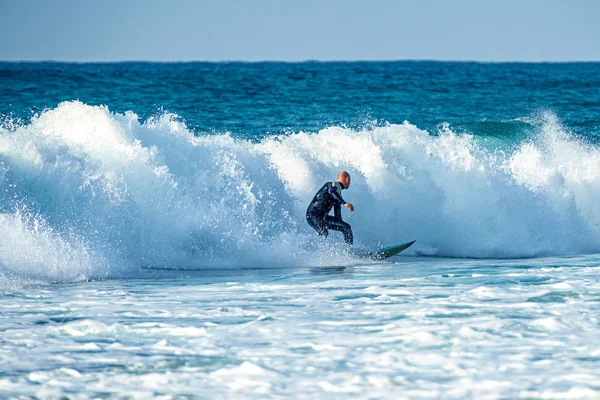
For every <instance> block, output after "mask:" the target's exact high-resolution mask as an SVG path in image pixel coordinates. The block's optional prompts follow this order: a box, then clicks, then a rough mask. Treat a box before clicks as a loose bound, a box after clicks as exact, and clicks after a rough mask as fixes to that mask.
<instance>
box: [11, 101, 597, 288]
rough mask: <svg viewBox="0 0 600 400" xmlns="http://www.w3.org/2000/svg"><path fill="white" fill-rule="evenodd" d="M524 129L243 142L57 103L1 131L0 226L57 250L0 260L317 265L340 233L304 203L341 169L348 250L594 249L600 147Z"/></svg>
mask: <svg viewBox="0 0 600 400" xmlns="http://www.w3.org/2000/svg"><path fill="white" fill-rule="evenodd" d="M537 127H538V128H537V129H536V130H535V134H533V135H532V136H530V137H527V138H525V139H522V138H521V139H519V140H520V142H517V143H514V144H513V146H512V147H511V148H512V150H511V151H507V150H506V148H505V147H504V148H503V149H502V151H498V152H497V151H495V149H494V148H493V147H492V148H490V147H489V146H485V145H483V144H482V143H481V142H480V140H477V139H475V138H474V137H473V136H472V135H470V134H468V133H456V132H454V131H453V130H452V128H451V126H448V125H446V126H443V127H442V128H441V129H440V130H439V131H437V132H427V131H425V130H422V129H419V128H418V127H416V126H414V125H411V124H410V123H408V122H405V123H404V124H388V125H385V126H378V127H371V128H368V129H364V130H353V129H349V128H344V127H337V126H332V127H329V128H326V129H323V130H321V131H319V132H314V133H311V132H298V133H294V134H289V135H284V136H274V137H268V138H265V139H262V140H260V141H257V142H255V141H250V140H245V139H240V138H234V137H232V136H230V135H228V134H203V133H201V132H192V131H190V130H189V129H188V128H187V127H186V125H185V123H183V122H181V121H180V120H179V119H178V118H177V116H175V115H174V114H169V113H164V114H162V115H159V116H156V117H153V118H149V119H148V120H146V121H143V120H141V119H140V118H139V117H138V116H137V115H136V114H134V113H133V112H126V113H124V114H120V113H113V112H111V111H110V110H109V109H108V108H107V107H104V106H90V105H86V104H83V103H81V102H78V101H71V102H64V103H61V104H59V105H58V106H57V107H56V108H54V109H50V110H47V111H45V112H43V113H42V114H40V115H39V116H36V117H34V118H33V119H32V120H31V121H30V122H28V123H23V124H16V125H14V126H12V127H10V128H9V127H6V125H5V128H3V129H2V132H1V134H0V163H1V164H0V167H1V174H2V177H1V178H2V179H1V180H0V188H1V193H0V196H1V212H2V215H3V218H4V219H3V220H2V221H3V222H2V224H1V225H2V229H3V231H4V232H5V236H8V237H10V236H11V235H12V236H14V237H17V236H18V235H32V237H36V235H38V233H35V229H34V228H33V227H32V225H31V224H30V223H19V221H21V220H22V218H23V217H22V213H21V211H19V210H20V209H21V208H20V207H23V206H25V207H26V208H27V210H29V211H30V212H31V215H35V216H36V217H35V218H36V219H37V220H39V221H43V224H42V225H43V228H42V230H41V232H47V233H45V234H44V235H45V236H44V239H43V240H39V241H38V242H36V243H37V244H35V245H31V246H32V248H38V249H42V248H44V246H47V248H48V249H54V250H51V251H50V254H52V252H55V253H60V254H62V255H64V256H66V257H67V258H68V259H69V260H70V261H68V262H61V261H56V258H53V257H52V256H49V257H48V258H47V259H44V258H43V257H42V258H36V261H35V262H31V263H27V262H26V257H27V256H26V255H23V257H24V260H25V261H23V262H21V261H20V260H19V256H18V252H17V253H15V252H14V251H13V250H10V249H9V247H7V246H3V247H0V251H1V252H2V254H0V261H1V263H2V267H0V268H2V270H3V271H19V272H20V273H23V274H26V275H30V276H33V277H45V278H48V279H58V280H61V279H64V280H72V279H78V277H81V276H85V277H90V278H94V277H103V276H106V275H107V274H112V275H111V276H115V275H116V276H119V274H123V273H127V271H131V269H132V268H139V267H140V266H165V267H178V266H180V267H181V266H188V267H195V268H203V267H222V266H229V267H239V266H263V267H264V266H270V265H276V266H286V265H287V266H293V265H311V264H314V263H321V262H323V257H325V258H327V257H328V256H327V254H329V253H328V252H329V251H330V249H332V248H334V249H335V248H336V246H335V243H337V241H339V240H340V239H341V238H339V237H336V233H335V232H334V233H332V235H330V238H329V239H328V241H321V239H319V238H317V237H316V236H315V234H314V232H312V231H311V230H310V228H309V227H308V226H307V225H306V223H305V221H304V213H305V209H306V206H307V203H308V201H309V200H310V198H311V197H312V195H313V194H314V191H315V190H316V189H317V188H318V187H319V186H320V185H321V184H322V183H323V182H324V181H327V180H330V179H333V178H334V177H335V176H336V174H337V172H338V171H339V170H340V169H345V170H347V171H349V172H350V173H351V175H352V177H353V184H352V188H351V189H350V190H348V191H347V192H344V196H345V198H346V199H347V200H348V201H351V202H352V203H353V204H354V205H355V206H356V211H355V212H354V213H352V214H350V213H347V212H344V216H345V218H346V220H347V221H348V222H349V223H351V224H352V226H353V229H354V232H355V237H356V239H357V243H358V245H359V246H364V247H376V246H379V245H390V244H396V243H400V242H404V241H408V240H411V239H417V240H418V242H417V244H416V245H415V246H414V250H413V249H411V250H412V253H409V254H415V253H417V254H418V253H420V252H426V253H427V254H429V255H432V254H433V255H439V256H452V257H475V258H486V257H500V258H508V257H533V256H539V255H546V254H548V255H550V254H555V255H562V254H574V253H582V252H592V251H598V250H600V248H599V246H598V244H597V243H598V242H599V240H598V239H600V230H599V227H598V226H599V223H598V221H599V220H598V218H597V215H598V211H599V210H598V206H597V204H598V203H599V202H598V200H600V199H599V197H600V194H599V193H600V191H599V190H598V189H600V172H599V171H600V164H599V162H600V161H599V160H600V151H599V150H598V149H597V148H596V147H593V146H590V145H587V144H585V143H581V142H580V141H578V140H576V139H575V138H573V137H572V135H570V134H569V133H568V131H567V130H566V129H565V128H564V127H563V126H561V124H560V122H559V121H558V120H557V119H556V117H555V116H553V115H552V114H547V115H546V116H542V117H540V118H538V120H537ZM19 213H21V214H19ZM38 232H40V230H39V228H38ZM75 238H77V239H75ZM34 242H35V241H34ZM24 243H30V242H27V241H25V242H24ZM40 243H42V244H40ZM43 243H46V244H43ZM23 246H25V247H28V245H26V244H23ZM36 246H37V247H36ZM56 249H59V250H56ZM39 251H40V252H41V253H43V251H42V250H39ZM41 253H40V254H41ZM323 253H325V254H323ZM23 254H25V253H23ZM337 257H338V253H337V252H335V251H334V252H333V253H331V258H332V259H333V260H336V259H337ZM74 260H77V261H74ZM25 264H27V265H28V266H27V267H23V266H22V265H25ZM33 265H37V267H32V266H33ZM52 265H54V266H58V265H63V266H64V265H71V267H68V268H67V269H69V270H70V271H71V272H69V273H64V271H63V272H59V268H58V267H51V268H48V267H49V266H52ZM73 265H78V266H73ZM78 268H79V269H78ZM52 271H55V272H52Z"/></svg>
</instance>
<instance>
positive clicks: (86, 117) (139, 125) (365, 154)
mask: <svg viewBox="0 0 600 400" xmlns="http://www.w3.org/2000/svg"><path fill="white" fill-rule="evenodd" d="M442 67H444V68H442ZM453 68H455V72H448V71H447V68H446V66H445V65H438V64H436V63H431V64H428V63H424V64H423V65H420V64H419V65H416V64H414V65H413V64H410V63H409V64H406V65H405V64H402V63H398V64H394V63H390V64H381V65H380V64H377V63H374V64H369V63H366V64H361V63H349V64H348V65H337V64H331V65H328V64H323V65H320V64H315V65H313V64H310V63H306V64H302V63H301V64H297V65H295V64H291V65H289V66H288V65H283V66H282V65H266V66H265V65H256V66H253V65H245V64H242V65H236V64H222V65H221V64H218V63H217V64H214V65H203V64H200V65H193V64H192V65H187V64H181V65H172V66H171V65H166V66H163V65H158V64H157V65H154V64H148V65H138V64H133V65H128V64H124V65H118V64H114V65H113V64H107V65H97V66H94V65H85V64H83V65H61V64H58V65H49V66H45V65H43V64H42V65H39V66H38V65H27V64H26V65H25V66H21V65H16V64H15V65H12V64H8V65H1V63H0V72H2V71H4V72H2V73H0V89H3V93H5V95H4V97H3V98H4V99H5V100H6V101H5V103H4V104H0V114H1V115H2V116H1V118H0V397H2V398H44V399H45V398H62V397H65V398H72V399H88V398H136V399H146V398H164V399H169V398H232V399H233V398H257V399H258V398H261V399H262V398H284V397H285V398H288V397H290V398H323V397H327V398H332V399H346V398H365V399H367V398H398V399H413V398H444V399H464V398H477V399H500V398H527V399H530V398H534V399H563V398H571V399H594V398H599V397H600V376H599V375H598V372H597V371H598V370H599V368H600V349H599V347H598V339H597V338H598V337H599V334H600V325H599V321H598V312H599V311H600V278H598V271H599V269H598V268H599V265H600V258H599V257H598V254H599V253H600V206H599V205H598V204H600V145H599V144H598V141H597V139H596V138H597V127H598V126H600V125H598V124H597V123H596V122H595V121H596V120H597V117H596V116H594V115H595V114H594V113H593V112H592V111H593V108H590V107H587V108H586V110H587V111H586V112H585V113H584V112H582V113H581V118H579V119H577V118H576V117H575V115H576V114H575V109H574V108H573V104H574V103H576V102H575V101H574V100H573V99H579V103H578V104H583V102H584V100H583V98H584V97H585V98H586V101H588V102H589V104H592V103H593V104H596V103H594V102H596V101H597V99H594V98H592V97H590V96H589V95H588V94H589V93H588V92H586V91H588V90H591V89H590V87H591V86H590V84H589V83H585V84H583V83H582V84H581V86H574V85H573V80H572V76H580V77H584V76H586V77H587V76H589V75H586V74H589V73H590V71H593V70H594V68H596V67H594V66H589V65H585V66H582V67H577V68H579V69H577V68H576V67H575V66H570V65H566V66H564V67H560V66H559V67H557V66H553V65H549V66H543V65H541V66H540V65H537V66H531V67H529V66H527V65H523V66H521V65H516V66H513V65H499V66H494V65H478V64H474V65H471V64H468V63H467V64H464V65H463V64H457V65H454V66H453ZM265 69H268V70H269V71H270V75H269V76H270V78H268V79H266V78H264V79H263V75H266V74H263V72H264V70H265ZM428 69H433V70H436V71H438V69H439V71H438V72H439V73H437V74H434V73H429V74H423V75H419V74H420V73H421V71H424V70H425V71H427V70H428ZM6 71H8V72H6ZM57 71H58V72H57ZM132 71H133V72H132ZM157 71H158V72H157ZM331 71H334V72H335V77H337V78H336V79H340V81H341V82H347V84H348V87H347V88H345V89H344V90H345V91H344V90H342V89H340V88H337V89H336V86H335V82H336V81H335V79H334V78H332V77H331V75H330V74H331V73H332V72H331ZM399 71H400V72H402V71H411V75H410V77H411V78H410V79H412V81H411V82H417V83H419V82H420V83H421V84H422V85H423V88H421V87H417V86H418V85H417V84H415V85H413V86H410V85H408V84H406V82H404V81H402V79H408V78H402V76H403V75H402V74H400V72H399ZM536 71H537V72H536ZM59 72H60V73H59ZM467 72H468V73H470V74H472V75H473V76H475V78H473V79H475V81H476V82H478V85H476V84H471V85H469V86H465V87H462V86H461V82H462V80H464V79H466V78H464V77H465V76H467ZM23 74H25V75H23ZM27 74H40V75H39V76H38V75H35V76H36V78H35V79H36V80H37V81H38V82H40V83H39V92H38V98H35V99H34V98H33V97H31V96H30V93H29V92H28V91H27V90H25V89H26V87H25V86H23V88H24V89H23V90H21V91H17V90H16V89H14V88H18V87H19V85H20V84H21V82H24V81H26V79H25V78H23V76H29V75H27ZM128 74H131V75H128ZM161 74H163V75H161ZM221 74H223V75H221ZM365 74H366V75H365ZM394 74H396V75H394ZM453 74H454V75H453ZM536 74H538V75H536ZM573 74H575V75H573ZM578 74H579V75H578ZM392 75H393V76H395V77H394V78H391V77H390V78H389V79H388V80H387V81H386V79H387V78H386V79H383V78H382V77H383V76H386V77H388V76H392ZM40 76H41V77H44V79H42V78H40ZM98 76H101V77H102V79H105V80H106V81H102V80H100V81H98V83H96V79H98V78H97V77H98ZM179 76H181V77H182V78H181V82H183V81H185V82H186V84H187V82H188V81H193V82H202V85H203V86H202V85H200V84H199V86H198V89H197V90H195V89H186V88H185V86H181V85H184V83H181V82H179V81H178V79H179V78H178V77H179ZM299 76H304V77H305V78H302V79H307V80H306V82H309V83H306V84H303V83H302V82H305V81H303V80H302V79H300V78H298V77H299ZM307 76H310V77H311V78H310V79H313V80H309V79H308V78H306V77H307ZM365 76H366V77H365ZM448 76H451V77H452V76H453V79H454V80H452V79H449V78H448ZM498 76H503V77H504V78H505V79H504V80H502V79H495V78H497V77H498ZM124 77H125V78H124ZM340 77H341V78H340ZM415 77H416V78H415ZM432 77H433V78H432ZM159 78H160V79H159ZM183 78H185V79H183ZM367 78H368V79H367ZM492 78H494V79H492ZM136 79H137V80H136ZM244 79H245V80H247V82H246V83H244ZM390 79H391V80H392V81H391V82H392V83H394V84H396V83H397V81H396V80H400V81H398V82H400V83H402V84H399V83H398V84H397V85H396V86H392V83H390V82H389V80H390ZM431 79H433V80H434V81H429V80H431ZM106 82H110V83H111V84H112V85H113V87H114V89H115V90H114V91H112V92H110V91H109V86H110V85H109V84H107V83H106ZM160 82H162V83H160ZM226 82H229V83H231V82H233V83H231V85H230V86H227V84H226ZM315 82H316V83H319V85H317V84H316V83H315ZM332 82H334V83H332ZM353 82H354V83H353ZM490 82H493V85H495V86H493V87H490V86H489V85H491V83H490ZM540 82H542V83H540ZM547 82H552V84H549V83H547ZM557 82H559V83H557ZM560 82H566V83H565V85H567V86H566V87H567V89H565V87H562V86H560ZM581 82H587V81H585V80H584V79H583V78H581ZM57 83H60V84H61V85H62V86H63V87H64V88H68V89H69V90H66V89H65V91H64V92H58V93H59V94H60V96H58V97H55V96H56V93H57V92H56V91H54V88H55V87H56V85H57ZM234 83H235V84H234ZM151 84H152V85H155V86H152V87H156V89H152V90H156V91H155V92H144V90H147V89H146V88H148V87H151ZM259 84H260V85H263V89H262V90H260V93H258V92H259V91H257V93H254V92H252V90H253V89H252V88H253V85H259ZM354 84H356V85H357V86H356V87H355V86H352V85H354ZM527 84H530V85H532V87H534V88H535V89H531V87H529V89H528V87H527V86H526V85H527ZM78 85H79V86H78ZM211 85H212V86H211ZM244 85H246V86H244ZM269 85H271V86H270V87H272V89H270V90H269V89H264V87H265V86H269ZM303 85H305V86H303ZM360 85H363V86H365V87H364V88H363V87H360ZM386 85H387V86H386ZM444 85H446V86H448V87H453V89H454V90H453V91H449V90H446V89H445V88H446V86H444ZM557 85H558V86H557ZM569 85H570V86H569ZM213 86H214V87H215V88H217V89H218V90H217V89H214V90H213V89H211V88H212V87H213ZM317 86H318V87H319V88H317ZM78 87H81V88H80V89H78ZM430 87H434V88H435V90H433V91H431V93H430V92H427V91H428V90H429V89H428V88H430ZM202 88H204V89H202ZM206 88H208V89H206ZM273 88H275V89H273ZM394 88H402V89H401V90H399V89H394ZM473 88H475V89H473ZM477 88H484V89H481V90H488V91H489V93H490V95H489V96H488V100H485V101H484V100H481V99H482V97H481V96H480V93H479V92H476V91H477V90H479V89H477ZM523 88H525V89H523ZM538 88H543V90H545V92H544V93H545V97H544V96H541V97H539V99H543V100H538V102H537V103H536V104H535V107H533V106H532V107H531V108H529V109H527V110H526V111H525V112H522V111H523V110H524V109H526V108H527V107H524V106H523V104H521V103H518V101H519V100H518V99H519V98H527V96H526V94H527V93H532V92H534V91H535V90H542V89H538ZM557 88H558V89H557ZM573 88H575V89H573ZM9 89H10V90H9ZM131 89H136V90H138V91H139V93H138V94H136V95H133V94H131V92H129V90H131ZM209 89H210V90H209ZM384 89H385V90H384ZM500 89H502V90H500ZM559 89H560V90H559ZM161 90H163V91H164V93H163V92H160V91H161ZM202 90H204V91H205V92H202ZM336 90H337V91H336ZM394 90H397V92H394ZM519 90H524V92H519ZM527 90H531V92H527ZM568 90H572V91H571V92H568ZM578 90H579V91H578ZM222 91H225V93H227V96H225V95H223V96H221V97H219V93H221V92H222ZM386 91H387V92H389V93H396V94H394V96H396V97H394V96H392V95H390V96H389V97H388V98H387V103H386V102H381V103H380V102H379V101H380V100H381V98H379V97H377V96H378V93H384V92H386ZM420 91H421V92H422V93H428V95H431V100H430V102H429V103H426V104H428V107H429V108H428V109H427V110H429V111H427V112H425V111H423V108H421V107H423V106H422V104H423V101H424V100H422V99H423V97H422V95H419V93H421V92H420ZM471 91H472V92H471ZM209 92H210V93H209ZM567 92H568V93H569V95H568V96H565V97H561V96H558V93H562V94H564V93H567ZM149 93H151V94H152V96H155V98H161V99H168V96H166V95H165V94H169V95H172V100H164V101H162V100H161V102H160V104H161V105H160V106H159V107H157V108H151V110H150V111H148V109H144V107H145V104H146V102H147V101H148V100H147V99H148V98H152V96H150V94H149ZM160 93H163V95H159V94H160ZM198 93H200V94H198ZM207 93H209V94H210V95H208V94H207ZM265 93H266V94H265ZM280 93H282V94H283V95H280ZM332 93H333V94H335V95H336V96H338V97H339V99H341V100H339V101H337V102H336V101H331V99H330V96H332ZM357 93H358V94H360V95H361V96H363V97H362V99H363V101H364V104H362V103H360V104H359V105H356V104H357V102H356V101H354V100H352V99H355V98H356V96H357ZM582 93H587V94H586V96H584V95H583V94H582ZM284 95H285V96H284ZM94 96H99V97H98V98H97V97H94ZM111 96H112V97H111ZM135 96H139V97H135ZM144 96H146V97H144ZM185 96H189V97H190V98H191V97H193V96H199V97H197V98H195V101H194V102H193V104H194V107H192V106H191V105H190V103H189V102H188V103H184V102H182V99H184V98H186V97H185ZM203 96H204V97H203ZM228 96H229V97H228ZM260 96H263V97H260ZM286 96H289V97H290V100H289V102H288V103H286V102H283V98H284V97H286ZM344 96H345V97H344ZM370 96H371V97H370ZM373 96H374V97H373ZM419 96H421V97H419ZM436 96H437V97H436ZM461 96H462V97H461ZM498 96H499V97H501V98H502V99H503V100H505V101H501V102H500V101H497V100H498ZM59 97H60V98H59ZM255 97H257V98H260V99H262V100H261V101H256V102H254V103H251V102H249V101H248V99H249V98H255ZM413 98H418V99H420V100H419V101H420V103H418V104H417V102H416V100H411V99H413ZM451 98H452V99H456V105H453V104H452V102H449V99H451ZM465 98H467V99H469V101H466V103H465V104H466V105H464V106H463V105H462V104H463V103H464V102H465V100H464V99H465ZM555 98H560V99H561V100H560V101H554V100H553V99H555ZM131 99H133V100H131ZM460 99H462V100H460ZM564 99H569V101H566V100H564ZM200 100H201V101H200ZM458 100H460V101H458ZM128 101H129V102H130V103H131V104H129V103H128ZM311 102H312V103H311ZM410 102H414V103H410ZM337 103H340V104H342V105H343V107H338V105H337ZM388 103H389V104H395V105H396V106H398V105H399V104H400V105H403V106H402V107H398V108H394V107H392V106H391V105H389V104H388ZM36 104H37V106H36ZM311 104H316V105H318V107H317V106H314V107H313V106H311V107H313V108H314V109H313V108H311V109H310V110H307V108H306V107H309V105H311ZM365 104H366V105H365ZM411 104H412V105H411ZM598 104H600V103H598ZM38 106H39V107H38ZM378 106H380V107H381V109H382V110H384V111H385V112H382V114H381V115H378V114H377V113H376V112H375V111H369V112H367V113H366V115H364V114H361V112H360V111H357V110H360V109H361V108H360V107H364V108H365V109H370V110H373V109H376V107H378ZM344 107H346V108H347V109H348V110H350V111H345V110H346V108H344ZM357 107H358V108H357ZM461 107H464V108H461ZM478 107H479V108H480V109H481V110H483V111H481V112H480V111H479V109H478ZM223 110H226V112H224V111H223ZM436 110H437V111H436ZM439 110H443V114H442V115H441V116H439V118H438V119H435V118H433V117H430V116H429V113H432V114H435V113H437V112H438V111H439ZM465 110H467V111H465ZM515 110H518V111H519V112H518V113H517V112H516V111H515ZM590 110H591V111H590ZM309 111H310V112H312V111H314V112H315V113H316V114H314V115H310V112H309ZM224 113H225V114H228V115H234V116H235V117H232V118H231V119H225V118H224V117H222V115H223V114H224ZM236 113H238V114H239V115H237V114H236ZM269 113H270V114H272V115H273V117H272V118H271V119H268V118H267V117H266V115H267V114H269ZM319 113H321V114H319ZM317 114H319V115H321V116H320V117H317V116H316V115H317ZM444 114H447V117H446V116H445V115H444ZM467 114H468V115H467ZM308 115H310V118H309V117H308ZM323 115H324V116H323ZM436 115H437V114H436ZM482 115H483V116H482ZM507 115H510V117H508V116H507ZM259 117H260V118H259ZM219 118H221V119H219ZM303 118H304V119H303ZM311 118H312V119H311ZM436 118H437V117H436ZM215 121H216V122H215ZM273 121H275V122H273ZM277 121H279V122H280V121H285V124H284V125H285V126H287V127H288V128H281V127H280V126H279V125H277V123H279V122H277ZM236 124H237V125H236ZM274 126H275V128H273V127H274ZM340 170H346V171H348V172H349V173H350V174H351V176H352V187H351V188H350V189H349V190H347V191H344V194H343V195H344V198H345V199H346V200H347V201H349V202H351V203H352V204H354V206H355V208H356V209H355V212H354V213H350V212H348V210H345V209H344V211H343V215H344V218H345V220H346V221H347V222H348V223H350V224H351V225H352V228H353V231H354V236H355V247H358V248H359V249H375V248H379V247H383V246H389V245H393V244H398V243H403V242H407V241H409V240H414V239H416V240H417V242H416V243H415V244H414V245H413V246H412V247H410V248H409V249H408V250H406V251H404V252H403V253H402V254H401V255H400V256H396V257H393V258H391V259H389V260H386V261H385V262H372V261H365V260H361V259H358V258H356V257H355V256H353V254H354V252H353V251H352V249H350V248H349V247H347V246H346V245H345V244H343V239H342V235H341V234H340V233H339V232H331V233H330V235H329V237H328V238H326V239H323V238H319V237H318V236H316V234H315V232H314V231H313V230H312V229H311V228H310V227H309V226H308V225H307V224H306V221H305V212H306V207H307V205H308V202H309V201H310V199H311V198H312V196H313V195H314V193H315V191H316V190H317V189H318V188H319V187H320V186H321V185H322V184H323V183H324V182H326V181H329V180H332V179H335V177H336V176H337V173H338V171H340Z"/></svg>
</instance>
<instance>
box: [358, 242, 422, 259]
mask: <svg viewBox="0 0 600 400" xmlns="http://www.w3.org/2000/svg"><path fill="white" fill-rule="evenodd" d="M414 242H416V240H413V241H411V242H406V243H402V244H398V245H395V246H389V247H384V248H383V249H379V250H375V251H364V252H361V253H358V254H357V255H358V256H359V257H361V258H368V259H370V260H378V261H380V260H385V259H386V258H390V257H392V256H395V255H396V254H398V253H400V252H401V251H404V250H406V249H408V248H409V247H410V246H412V245H413V243H414Z"/></svg>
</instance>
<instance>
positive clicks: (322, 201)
mask: <svg viewBox="0 0 600 400" xmlns="http://www.w3.org/2000/svg"><path fill="white" fill-rule="evenodd" d="M349 187H350V174H349V173H347V172H346V171H341V172H340V173H339V174H338V177H337V181H335V182H334V181H329V182H327V183H325V184H324V185H323V186H322V187H321V189H319V190H318V191H317V193H316V194H315V197H313V199H312V201H311V202H310V205H309V206H308V209H307V210H306V221H307V222H308V224H309V225H310V226H311V227H312V228H313V229H314V230H315V231H317V233H318V234H319V235H320V236H325V237H327V234H328V233H329V231H328V229H331V230H334V231H340V232H342V233H343V234H344V240H345V241H346V243H348V244H352V243H353V242H354V239H353V236H352V228H351V227H350V224H348V223H346V222H344V220H343V219H342V206H344V207H346V208H348V209H349V210H350V212H353V211H354V206H353V205H352V204H350V203H348V202H346V200H344V199H343V198H342V196H341V193H342V190H344V189H348V188H349ZM332 208H333V216H331V215H329V212H330V211H331V209H332Z"/></svg>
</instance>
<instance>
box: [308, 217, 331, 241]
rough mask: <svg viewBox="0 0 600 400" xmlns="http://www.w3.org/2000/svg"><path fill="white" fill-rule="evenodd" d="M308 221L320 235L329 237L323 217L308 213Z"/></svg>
mask: <svg viewBox="0 0 600 400" xmlns="http://www.w3.org/2000/svg"><path fill="white" fill-rule="evenodd" d="M306 222H308V224H309V225H310V226H311V228H313V229H314V230H315V231H317V233H318V234H319V236H325V237H327V234H328V233H329V232H328V231H327V228H326V227H325V221H323V219H322V218H319V217H318V216H316V215H312V214H306Z"/></svg>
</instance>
